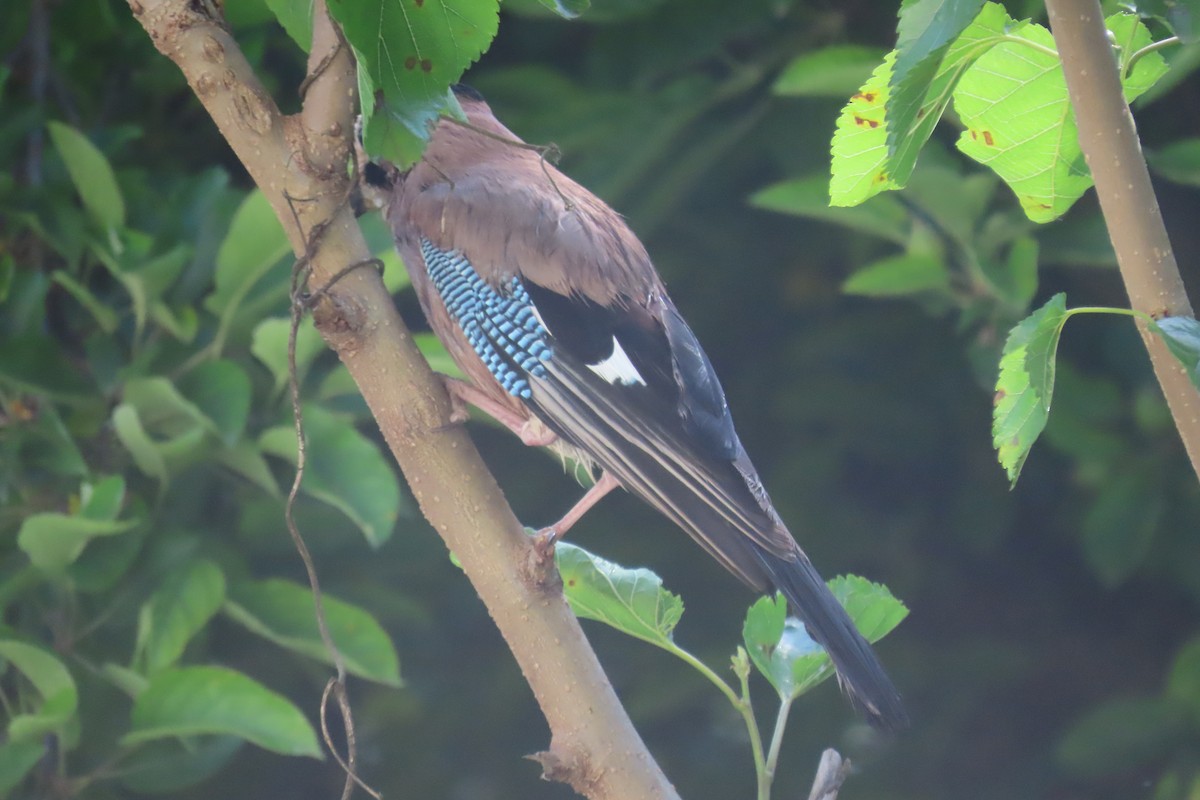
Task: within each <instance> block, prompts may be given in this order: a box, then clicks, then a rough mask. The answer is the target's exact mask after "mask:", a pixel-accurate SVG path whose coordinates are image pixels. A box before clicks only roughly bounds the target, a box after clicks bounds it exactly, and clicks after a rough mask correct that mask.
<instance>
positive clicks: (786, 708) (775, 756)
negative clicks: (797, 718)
mask: <svg viewBox="0 0 1200 800" xmlns="http://www.w3.org/2000/svg"><path fill="white" fill-rule="evenodd" d="M795 699H796V698H795V697H793V696H788V697H782V698H780V702H779V713H778V714H776V716H775V730H774V731H773V732H772V733H771V749H770V751H769V752H768V753H767V763H766V767H765V770H764V774H765V776H766V784H767V794H768V795H769V794H770V792H771V784H772V783H773V782H774V781H775V766H776V765H777V764H778V763H779V749H780V747H781V746H782V745H783V731H784V729H785V728H786V727H787V719H788V713H789V712H791V710H792V701H793V700H795ZM759 795H760V798H759V800H767V798H766V797H764V796H762V792H761V791H760V792H759Z"/></svg>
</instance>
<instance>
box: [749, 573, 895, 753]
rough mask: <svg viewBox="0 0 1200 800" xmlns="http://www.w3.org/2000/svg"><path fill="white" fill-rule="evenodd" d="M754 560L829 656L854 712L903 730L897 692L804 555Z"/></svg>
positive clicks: (878, 724) (884, 727)
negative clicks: (758, 562) (855, 710)
mask: <svg viewBox="0 0 1200 800" xmlns="http://www.w3.org/2000/svg"><path fill="white" fill-rule="evenodd" d="M759 557H760V559H761V560H762V563H763V567H764V569H765V570H766V571H767V573H768V574H769V575H770V577H771V582H772V583H774V584H775V586H776V588H778V589H779V591H781V592H783V595H784V597H786V598H787V601H788V605H789V606H791V608H792V611H793V613H795V614H796V615H797V616H798V617H800V619H802V620H803V621H804V624H805V627H806V628H807V629H808V633H809V635H810V636H812V637H813V639H815V640H816V641H817V642H818V643H819V644H820V645H821V646H822V647H824V648H825V652H827V653H829V658H830V659H831V660H832V661H833V665H834V667H835V668H836V669H837V675H838V682H839V683H840V684H841V687H842V691H843V692H844V693H845V694H846V696H847V697H848V698H849V700H850V702H851V703H852V704H853V705H854V707H855V708H856V709H857V710H858V711H859V713H860V714H862V715H863V716H864V717H865V718H866V719H867V721H868V722H869V723H871V725H872V726H873V727H876V728H879V729H880V730H885V731H895V730H900V729H903V728H907V727H908V724H909V723H908V714H907V713H905V711H904V705H903V704H902V703H901V700H900V693H899V692H897V691H896V687H895V686H894V685H892V681H891V679H890V678H888V676H887V673H886V672H884V669H883V665H882V664H881V663H879V658H878V657H877V656H876V655H875V651H874V650H872V649H871V645H870V644H868V643H867V640H866V639H864V638H863V636H862V634H861V633H859V632H858V629H857V628H856V627H855V626H854V622H853V621H852V620H851V619H850V615H849V614H847V613H846V610H845V609H844V608H842V605H841V603H839V602H838V601H837V598H836V597H834V596H833V592H831V591H830V590H829V587H828V586H826V585H825V582H824V581H823V580H821V576H820V575H819V574H817V571H816V569H815V568H814V567H813V565H812V562H810V561H809V560H808V557H807V556H805V555H804V554H803V553H801V554H799V557H798V558H797V559H796V560H794V561H793V560H787V559H783V558H779V557H778V556H774V555H771V554H770V553H764V552H760V555H759Z"/></svg>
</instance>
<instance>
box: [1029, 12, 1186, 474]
mask: <svg viewBox="0 0 1200 800" xmlns="http://www.w3.org/2000/svg"><path fill="white" fill-rule="evenodd" d="M1046 10H1047V11H1048V12H1049V15H1050V27H1051V30H1052V31H1053V33H1054V41H1055V44H1057V45H1058V52H1059V53H1060V55H1061V57H1062V63H1063V72H1064V74H1065V75H1066V79H1067V90H1068V92H1069V93H1070V95H1071V106H1072V107H1073V108H1074V109H1075V119H1076V122H1077V123H1078V126H1079V144H1080V146H1081V147H1082V148H1083V154H1084V157H1085V158H1086V159H1087V163H1088V167H1089V168H1090V169H1091V171H1092V177H1093V178H1094V179H1095V181H1096V195H1097V196H1098V197H1099V198H1100V208H1101V210H1102V211H1103V212H1104V222H1105V224H1106V225H1107V226H1108V235H1109V238H1111V239H1112V243H1113V249H1114V250H1115V251H1116V254H1117V263H1118V264H1119V265H1120V268H1121V277H1122V278H1123V279H1124V281H1125V289H1126V291H1128V292H1129V302H1130V305H1131V306H1132V307H1133V308H1134V309H1135V310H1137V311H1142V312H1145V313H1147V314H1149V315H1150V316H1152V317H1154V318H1155V319H1161V318H1162V317H1168V316H1172V317H1173V316H1186V317H1190V316H1192V306H1191V303H1189V302H1188V297H1187V292H1186V291H1185V290H1184V286H1183V279H1182V278H1181V277H1180V275H1179V266H1178V265H1177V264H1176V263H1175V254H1174V252H1173V251H1172V250H1171V242H1170V240H1169V239H1168V238H1167V230H1166V227H1165V226H1164V225H1163V220H1162V214H1161V213H1160V212H1159V209H1158V199H1157V198H1156V197H1155V195H1154V187H1153V186H1152V185H1151V183H1150V173H1149V171H1148V170H1147V168H1146V159H1145V157H1144V156H1143V155H1142V147H1141V143H1140V142H1139V141H1138V135H1137V128H1136V127H1135V126H1134V123H1133V115H1132V114H1131V113H1130V111H1129V105H1128V104H1127V103H1126V102H1125V97H1124V95H1123V94H1122V91H1121V81H1120V76H1119V75H1118V74H1117V62H1116V59H1115V58H1113V51H1112V46H1111V45H1110V44H1109V41H1108V32H1107V30H1106V29H1105V27H1104V15H1103V12H1102V11H1101V10H1100V3H1099V2H1098V0H1046ZM1138 330H1139V331H1140V333H1141V335H1142V340H1143V341H1144V342H1145V344H1146V349H1147V350H1149V352H1150V361H1151V363H1152V364H1153V365H1154V374H1155V375H1156V376H1157V377H1158V382H1159V385H1160V386H1161V387H1162V390H1163V394H1164V395H1165V396H1166V398H1167V405H1168V406H1169V407H1170V409H1171V414H1172V416H1173V417H1174V418H1175V427H1176V428H1178V429H1179V435H1180V437H1182V439H1183V444H1184V447H1185V448H1186V449H1187V453H1188V457H1189V458H1190V459H1191V461H1192V468H1193V469H1194V470H1196V472H1197V474H1198V475H1200V393H1197V391H1196V388H1195V387H1194V386H1192V384H1191V381H1190V380H1189V379H1188V376H1187V373H1186V371H1185V370H1184V369H1183V367H1182V366H1181V365H1180V364H1179V362H1178V361H1176V360H1175V358H1174V357H1173V356H1172V355H1171V353H1170V352H1169V351H1168V350H1167V347H1166V345H1165V344H1164V343H1163V342H1162V340H1161V339H1159V338H1158V337H1157V336H1155V335H1153V334H1152V333H1150V331H1149V330H1147V328H1146V326H1145V325H1144V324H1143V323H1140V322H1139V323H1138Z"/></svg>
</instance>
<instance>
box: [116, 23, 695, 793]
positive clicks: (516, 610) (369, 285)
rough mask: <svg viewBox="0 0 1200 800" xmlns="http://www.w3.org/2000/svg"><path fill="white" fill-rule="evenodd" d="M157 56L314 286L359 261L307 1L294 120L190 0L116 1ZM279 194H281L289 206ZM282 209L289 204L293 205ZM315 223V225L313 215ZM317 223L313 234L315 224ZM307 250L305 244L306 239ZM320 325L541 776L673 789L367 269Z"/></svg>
mask: <svg viewBox="0 0 1200 800" xmlns="http://www.w3.org/2000/svg"><path fill="white" fill-rule="evenodd" d="M129 3H130V7H131V8H132V9H133V12H134V15H135V16H136V17H137V18H138V20H139V21H140V22H141V23H142V25H143V26H144V27H145V28H146V30H147V32H149V34H150V36H151V38H152V39H153V40H154V43H155V45H156V46H157V47H158V49H159V50H160V51H161V52H162V53H163V54H165V55H166V56H167V57H168V58H170V59H171V60H172V61H174V62H175V63H176V64H177V65H178V66H179V68H180V69H181V70H182V71H183V73H184V75H185V77H186V78H187V81H188V84H189V85H190V86H191V87H192V89H193V90H194V91H195V93H196V96H197V97H198V98H199V99H200V101H201V102H202V103H203V104H204V106H205V108H206V109H207V110H208V112H209V114H210V115H211V116H212V118H213V120H214V121H215V122H216V123H217V126H218V128H219V129H220V131H221V134H222V135H223V136H224V137H225V139H226V140H227V141H228V142H229V144H230V146H232V147H233V149H234V152H235V153H237V155H238V157H239V158H240V159H241V161H242V163H243V164H245V166H246V168H247V169H248V170H249V172H250V174H251V176H252V177H253V178H254V180H255V182H256V183H257V184H258V186H259V187H260V188H261V189H262V190H263V192H264V193H265V194H266V196H267V198H268V199H269V201H270V202H271V205H272V206H273V207H274V209H275V212H276V215H277V216H278V217H279V219H280V222H281V223H282V224H283V226H284V229H285V230H286V231H287V233H288V236H289V238H290V240H291V242H292V245H293V249H294V250H295V252H296V254H297V255H298V256H302V255H305V254H307V255H308V256H309V257H310V258H311V266H312V275H313V277H312V280H311V282H310V283H311V285H312V286H313V287H319V286H323V285H326V284H327V283H328V282H329V281H330V280H331V279H332V278H333V277H334V276H335V275H337V274H339V273H340V272H341V271H343V270H344V268H345V267H346V266H347V265H350V264H356V263H361V262H364V261H365V260H366V259H367V258H368V257H369V253H368V252H367V249H366V245H365V243H364V242H363V240H362V236H361V234H360V232H359V228H358V224H357V222H356V221H355V219H354V217H353V215H352V214H351V212H350V210H349V208H348V207H347V204H346V203H345V202H344V200H345V196H346V186H345V181H346V176H345V169H344V166H343V165H344V164H345V163H346V161H345V154H346V152H348V148H349V145H350V136H351V130H350V128H349V121H350V119H351V118H352V117H351V115H352V114H353V113H354V96H353V95H354V93H353V86H354V77H353V72H352V70H351V64H350V59H349V55H348V54H347V53H346V51H345V49H344V46H342V49H341V51H340V52H337V48H338V46H339V45H338V42H339V40H338V37H337V35H336V32H335V31H334V30H333V28H332V26H331V25H330V24H329V23H328V21H327V20H326V19H325V18H324V17H325V13H324V4H323V3H320V2H318V3H317V4H316V11H315V14H314V16H315V18H316V19H317V20H319V22H317V23H316V24H315V25H314V33H313V54H314V55H313V57H312V59H311V60H310V68H313V67H315V66H316V65H321V69H320V73H321V74H320V75H319V76H317V77H315V78H314V79H313V80H312V81H311V83H310V84H309V87H308V91H307V97H306V101H305V109H304V111H302V112H301V114H300V117H299V118H284V117H283V116H282V115H281V114H280V113H279V110H278V109H277V108H276V106H275V104H274V103H273V101H272V100H271V98H270V97H269V96H268V95H267V93H266V92H265V91H264V90H263V88H262V86H261V85H260V84H259V82H258V80H257V78H256V77H255V75H254V73H253V71H252V69H251V68H250V66H249V64H248V63H247V62H246V60H245V58H244V57H243V56H242V54H241V52H240V50H239V49H238V47H237V44H236V43H235V42H234V40H233V39H232V38H231V37H230V36H229V34H228V32H227V31H226V30H225V29H224V27H223V26H222V25H221V24H220V22H219V20H216V19H214V18H212V17H210V16H207V15H205V14H204V13H202V12H201V11H200V10H199V9H200V8H201V7H202V4H201V3H197V2H194V0H129ZM289 198H290V201H289ZM293 208H294V209H295V212H294V213H293V210H292V209H293ZM326 223H327V224H326ZM318 226H324V227H323V229H322V230H321V234H320V235H319V236H317V237H313V236H312V234H313V231H314V229H315V228H318ZM310 238H314V239H315V241H317V242H318V243H319V246H318V247H316V248H315V249H316V252H314V253H306V250H307V244H306V242H308V240H309V239H310ZM316 315H317V317H318V326H319V327H320V328H321V331H322V333H323V334H324V335H325V337H326V339H327V341H328V342H329V343H330V345H331V346H332V347H333V348H334V349H335V350H336V351H337V353H338V355H339V357H341V359H342V361H343V362H344V363H345V364H346V366H347V368H348V369H349V370H350V373H351V374H352V375H353V376H354V379H355V381H357V383H358V385H359V387H360V388H361V390H362V393H363V397H364V398H365V399H366V401H367V404H368V405H369V406H370V408H371V411H372V413H373V414H374V416H375V419H376V421H377V422H378V423H379V427H380V429H381V430H382V431H383V434H384V436H385V438H386V439H387V441H388V444H389V445H390V447H391V449H392V452H393V454H394V455H395V457H396V460H397V461H398V462H399V463H400V466H401V468H402V469H403V471H404V474H405V476H406V477H407V479H408V481H409V485H410V486H411V487H412V491H413V494H414V495H415V496H416V498H417V500H418V502H419V503H420V505H421V509H422V511H424V513H425V515H426V517H427V518H428V519H429V521H430V523H431V524H432V525H433V526H434V528H436V529H437V531H438V533H439V534H441V536H442V537H443V538H444V539H445V541H446V544H447V546H448V547H449V548H450V549H451V550H453V551H454V553H455V554H456V555H457V556H458V558H459V560H460V561H461V563H462V566H463V570H464V571H465V572H466V574H467V576H468V577H469V578H470V580H471V583H472V584H473V585H474V587H475V589H476V591H477V592H478V593H479V595H480V597H481V598H482V599H483V601H484V603H485V604H486V605H487V608H488V611H489V612H490V613H491V615H492V617H493V619H495V621H496V624H497V626H498V627H499V628H500V631H501V633H502V634H503V635H504V638H505V639H506V641H507V642H508V644H509V646H510V647H511V648H512V651H513V654H514V655H515V657H516V659H517V661H518V663H519V664H520V666H521V670H522V672H523V673H524V675H525V678H526V680H527V681H528V682H529V685H530V687H531V688H532V689H533V692H534V695H535V696H536V698H537V701H538V703H539V704H540V706H541V708H542V711H543V712H544V713H545V715H546V719H547V721H548V722H549V725H550V729H551V732H552V736H553V738H552V741H551V751H550V753H548V754H545V756H544V758H543V759H542V761H543V763H548V764H552V765H553V766H554V770H553V775H552V777H554V778H556V779H560V780H565V781H567V782H569V783H571V785H572V786H574V787H575V789H576V790H577V791H579V792H581V793H583V794H586V795H587V796H589V797H592V798H620V799H621V800H626V798H674V797H676V794H675V791H674V789H673V787H672V786H671V785H670V783H668V781H667V780H666V778H665V777H664V776H663V775H662V773H661V771H660V770H659V769H658V766H657V765H656V764H655V763H654V761H653V760H652V759H651V757H650V755H649V753H648V752H647V751H646V749H645V746H644V745H643V744H642V742H641V739H640V738H639V737H638V735H637V732H636V731H635V730H634V729H633V726H632V724H631V723H630V721H629V719H628V717H627V715H626V714H625V711H624V709H623V708H622V707H621V705H620V703H619V702H618V701H617V698H616V695H615V693H614V692H613V690H612V687H611V686H610V685H609V683H608V680H607V678H606V677H605V675H604V673H603V671H602V670H601V668H600V665H599V663H598V662H597V660H596V657H595V654H594V653H593V652H592V650H591V647H590V645H589V644H588V642H587V640H586V639H585V638H584V636H583V632H582V631H581V630H580V628H579V624H578V621H577V620H576V619H575V617H574V615H573V614H572V613H571V611H570V609H569V608H568V606H567V605H566V603H565V601H564V600H563V598H562V596H561V593H559V592H547V591H546V590H545V589H544V587H542V586H539V585H538V584H537V583H536V582H535V581H531V580H530V579H529V575H528V571H527V569H526V565H527V564H528V563H529V559H530V553H531V547H530V543H529V540H528V538H527V537H526V536H525V535H524V533H523V529H522V527H521V525H520V524H519V523H518V522H517V520H516V519H515V518H514V517H513V514H512V511H511V510H510V509H509V508H508V505H507V503H506V502H505V500H504V497H503V495H502V494H501V493H500V490H499V488H498V487H497V486H496V483H495V481H494V480H493V478H492V476H491V474H490V473H489V472H488V471H487V468H486V467H485V466H484V464H483V462H482V461H481V460H480V458H479V455H478V453H477V452H476V450H475V448H474V447H473V446H472V444H471V442H470V440H469V439H468V438H467V436H466V434H465V433H464V432H463V430H462V429H461V428H460V427H455V426H450V425H449V424H448V423H447V420H448V419H449V407H448V402H447V399H446V394H445V391H444V389H443V388H442V387H441V385H440V383H438V382H437V381H436V380H435V379H434V376H433V375H432V373H431V372H430V371H429V367H428V365H427V364H426V363H425V361H424V360H423V359H422V358H421V356H420V354H419V352H418V351H417V349H416V347H415V346H414V344H413V341H412V337H411V336H410V335H409V334H408V332H407V331H406V330H405V328H404V326H403V324H402V323H401V321H400V318H399V316H398V315H397V314H396V310H395V307H394V305H393V304H392V301H391V297H390V296H389V295H388V294H387V292H386V290H385V289H384V287H383V284H382V282H381V281H380V280H379V278H378V276H377V275H376V274H375V273H374V271H373V270H370V269H358V270H353V271H351V272H349V273H347V274H346V275H345V276H344V277H343V278H342V279H340V280H338V281H337V283H336V285H335V286H333V287H332V289H331V290H330V291H329V292H328V293H327V294H326V295H325V299H324V300H323V301H322V303H321V304H320V306H319V307H318V309H317V312H316Z"/></svg>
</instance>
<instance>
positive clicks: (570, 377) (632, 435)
mask: <svg viewBox="0 0 1200 800" xmlns="http://www.w3.org/2000/svg"><path fill="white" fill-rule="evenodd" d="M531 383H532V385H533V388H534V393H533V407H534V409H535V410H536V411H537V412H538V414H539V416H540V417H541V419H542V420H543V422H545V423H546V424H547V425H548V426H549V427H550V428H551V429H552V430H554V431H555V432H556V433H557V434H558V435H559V436H561V437H562V438H563V439H564V440H565V441H567V442H569V443H571V444H573V445H575V446H576V447H578V448H579V449H580V450H581V451H582V452H584V453H587V454H588V456H589V457H590V458H592V459H594V460H595V462H596V463H597V464H599V465H600V466H602V467H603V468H604V469H605V470H607V471H608V472H609V473H610V474H612V476H613V477H615V478H616V479H617V480H618V481H619V482H620V483H621V485H622V486H624V487H625V488H626V489H627V490H628V491H630V492H632V493H633V494H636V495H638V496H639V497H641V498H642V499H643V500H645V501H646V502H647V503H649V504H650V505H651V506H653V507H654V508H656V509H658V511H660V512H661V513H662V514H664V515H665V516H666V517H667V518H668V519H670V520H672V521H673V522H675V523H676V524H677V525H679V527H681V528H683V530H685V531H686V532H687V533H688V534H690V535H691V536H692V538H693V539H695V540H696V542H697V543H698V544H700V546H701V547H703V548H704V549H705V550H707V551H708V553H709V554H710V555H712V556H713V557H714V558H715V559H717V561H719V562H720V563H721V564H722V565H724V566H725V567H726V568H727V569H728V570H729V571H730V572H732V573H733V574H734V575H737V576H738V577H739V578H741V580H742V581H744V582H745V583H746V584H748V585H750V586H752V587H754V588H755V589H757V590H759V591H766V590H768V589H770V588H771V587H772V586H774V587H777V588H778V589H779V590H780V591H782V592H783V593H784V595H785V596H786V597H787V599H788V603H789V605H791V607H792V612H793V613H794V614H796V615H797V616H798V617H800V618H801V619H802V620H803V621H804V623H805V625H806V626H807V628H808V630H809V633H810V634H811V635H812V637H813V638H814V639H816V640H817V642H819V643H820V644H821V646H823V647H824V648H825V650H826V651H827V652H828V653H829V656H830V658H831V659H832V660H833V664H834V667H835V668H836V669H837V672H838V678H839V680H840V682H841V685H842V688H843V689H844V690H845V692H846V694H847V695H848V696H849V699H850V701H851V702H852V703H853V704H854V705H855V706H856V707H857V708H858V710H859V711H860V713H862V714H863V716H865V717H866V718H867V720H868V721H869V722H870V723H871V724H872V725H874V726H876V727H878V728H881V729H897V728H903V727H905V726H906V724H907V716H906V715H905V713H904V709H903V707H902V706H901V703H900V695H899V693H898V692H897V691H896V689H895V687H894V686H893V685H892V682H891V681H890V680H888V677H887V675H886V674H884V671H883V667H882V665H880V663H879V660H878V659H877V658H876V657H875V654H874V653H873V652H872V651H871V646H870V645H869V644H867V642H866V640H865V639H863V637H862V635H861V634H860V633H859V632H858V629H857V628H855V627H854V623H853V621H851V619H850V617H849V615H848V614H847V613H846V611H845V609H843V608H842V606H841V604H840V603H838V601H837V598H835V597H834V596H833V593H832V592H831V591H829V588H828V587H827V586H826V585H825V582H824V581H822V580H821V576H820V575H818V574H817V571H816V569H814V568H813V565H812V563H811V562H809V560H808V557H807V556H806V555H804V553H803V551H801V550H800V548H799V546H798V545H797V544H796V542H795V540H794V539H793V538H792V536H791V534H790V533H788V531H787V529H786V528H784V526H783V523H782V522H781V521H780V520H779V517H778V515H776V514H775V513H774V510H773V508H772V507H771V505H770V500H769V499H767V497H766V493H765V492H764V491H763V490H762V486H761V484H760V483H759V481H758V476H757V475H756V474H754V471H753V467H751V466H750V464H749V459H748V458H746V457H745V454H744V451H741V444H740V442H737V441H736V438H735V440H734V442H733V444H734V446H735V449H736V450H737V451H739V457H738V458H737V459H735V460H728V459H726V458H724V457H721V456H718V455H714V454H712V453H710V452H707V451H706V450H704V449H703V448H698V447H696V446H695V445H694V444H692V443H691V441H690V438H689V437H688V436H687V435H686V433H685V432H684V431H683V430H682V428H681V423H680V419H679V414H678V412H677V411H676V410H675V409H673V408H659V407H657V406H655V405H653V404H651V403H648V402H647V403H644V404H642V405H636V404H635V403H636V402H638V401H637V396H636V395H632V396H628V395H627V396H624V397H620V398H617V397H615V395H616V393H617V392H619V391H622V387H614V386H612V385H610V384H608V383H607V382H605V381H602V380H600V379H599V378H598V377H596V375H595V373H593V372H592V371H591V370H589V369H587V368H586V367H583V366H581V365H579V364H576V363H575V362H573V361H572V360H570V359H568V358H565V357H559V356H558V355H556V357H555V358H554V359H553V360H551V361H550V362H548V363H547V375H546V376H545V377H544V378H540V379H533V380H531Z"/></svg>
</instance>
